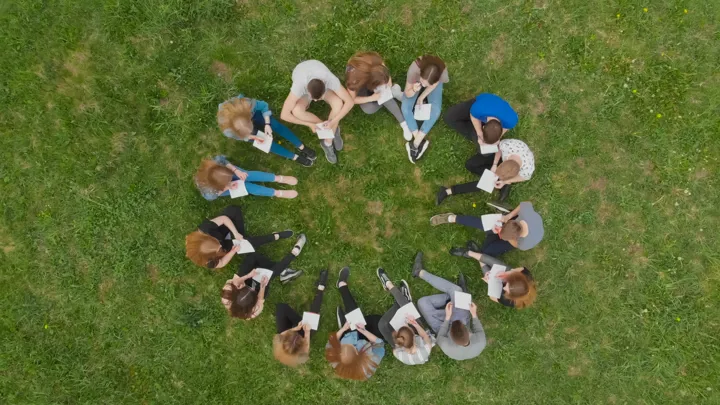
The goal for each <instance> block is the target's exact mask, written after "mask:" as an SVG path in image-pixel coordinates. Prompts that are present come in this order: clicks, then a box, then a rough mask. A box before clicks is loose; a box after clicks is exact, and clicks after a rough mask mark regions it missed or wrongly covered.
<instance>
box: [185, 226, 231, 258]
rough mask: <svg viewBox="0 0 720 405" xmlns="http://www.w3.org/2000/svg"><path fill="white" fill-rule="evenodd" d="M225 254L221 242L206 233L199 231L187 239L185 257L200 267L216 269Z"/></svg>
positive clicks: (189, 235)
mask: <svg viewBox="0 0 720 405" xmlns="http://www.w3.org/2000/svg"><path fill="white" fill-rule="evenodd" d="M225 253H227V252H225V250H223V248H222V245H221V244H220V242H218V240H217V239H215V238H213V237H212V236H210V235H208V234H206V233H205V232H202V231H199V230H198V231H194V232H191V233H189V234H188V235H187V236H186V237H185V255H186V256H187V258H188V259H190V260H191V261H192V262H193V263H195V264H197V265H198V266H202V267H214V265H215V264H217V262H218V261H219V260H220V259H221V258H222V257H223V256H225ZM208 264H210V266H208Z"/></svg>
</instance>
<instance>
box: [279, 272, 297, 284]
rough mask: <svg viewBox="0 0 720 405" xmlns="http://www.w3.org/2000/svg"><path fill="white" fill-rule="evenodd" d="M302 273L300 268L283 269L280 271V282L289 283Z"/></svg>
mask: <svg viewBox="0 0 720 405" xmlns="http://www.w3.org/2000/svg"><path fill="white" fill-rule="evenodd" d="M302 275H303V271H302V270H293V269H285V270H283V272H282V273H280V282H281V283H283V284H285V283H289V282H291V281H293V280H295V279H296V278H298V277H300V276H302Z"/></svg>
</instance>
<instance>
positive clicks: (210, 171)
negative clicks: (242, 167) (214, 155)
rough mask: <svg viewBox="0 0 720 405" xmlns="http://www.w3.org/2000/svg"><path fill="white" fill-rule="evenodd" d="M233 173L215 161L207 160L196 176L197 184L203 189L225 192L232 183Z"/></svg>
mask: <svg viewBox="0 0 720 405" xmlns="http://www.w3.org/2000/svg"><path fill="white" fill-rule="evenodd" d="M232 178H233V171H232V170H230V169H228V168H227V167H225V166H223V165H221V164H218V163H217V162H216V161H214V160H210V159H205V160H203V161H202V163H200V168H198V171H197V173H196V174H195V183H197V185H198V186H200V187H203V188H211V189H213V190H215V191H223V190H224V189H225V187H227V185H228V184H230V182H232Z"/></svg>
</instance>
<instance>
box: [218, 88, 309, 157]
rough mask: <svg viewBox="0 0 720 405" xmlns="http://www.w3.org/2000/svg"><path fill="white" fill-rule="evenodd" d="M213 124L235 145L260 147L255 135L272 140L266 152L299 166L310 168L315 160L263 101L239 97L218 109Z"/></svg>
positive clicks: (257, 137)
mask: <svg viewBox="0 0 720 405" xmlns="http://www.w3.org/2000/svg"><path fill="white" fill-rule="evenodd" d="M217 121H218V125H219V126H220V129H221V130H222V133H223V135H225V136H227V137H228V138H232V139H236V140H238V141H245V142H252V141H255V140H257V141H258V142H260V143H262V142H263V141H264V139H263V138H262V137H260V136H258V133H263V134H265V135H268V136H273V141H272V146H271V147H270V152H272V153H274V154H276V155H278V156H282V157H284V158H287V159H290V160H294V161H296V162H298V163H300V164H301V165H303V166H306V167H309V166H312V165H313V163H314V162H315V159H316V158H317V155H316V154H315V151H314V150H312V149H310V148H308V147H307V146H305V145H303V143H302V141H300V139H298V137H297V136H295V134H293V133H292V131H290V129H288V128H287V127H286V126H285V125H283V124H281V123H280V122H278V121H277V120H276V119H275V118H273V117H272V111H270V107H269V106H268V103H266V102H264V101H261V100H255V99H252V98H248V97H245V96H243V95H242V94H240V95H238V96H237V97H233V98H232V99H230V100H228V101H225V102H224V103H222V104H220V105H219V106H218V113H217ZM274 134H277V135H278V136H280V137H281V138H284V139H285V140H286V141H288V142H289V143H290V144H292V145H293V146H294V147H295V148H297V149H298V151H299V153H294V152H291V151H289V150H287V149H286V148H284V147H282V146H280V144H278V143H277V141H276V140H275V139H274Z"/></svg>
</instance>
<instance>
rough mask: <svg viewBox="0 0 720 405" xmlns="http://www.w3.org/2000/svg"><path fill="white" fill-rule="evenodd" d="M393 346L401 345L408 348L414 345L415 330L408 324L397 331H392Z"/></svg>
mask: <svg viewBox="0 0 720 405" xmlns="http://www.w3.org/2000/svg"><path fill="white" fill-rule="evenodd" d="M393 339H395V346H398V347H399V346H402V347H404V348H406V349H409V348H411V347H413V346H414V345H415V332H413V330H412V329H410V327H408V326H403V327H402V328H400V329H399V330H398V331H397V332H393Z"/></svg>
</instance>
